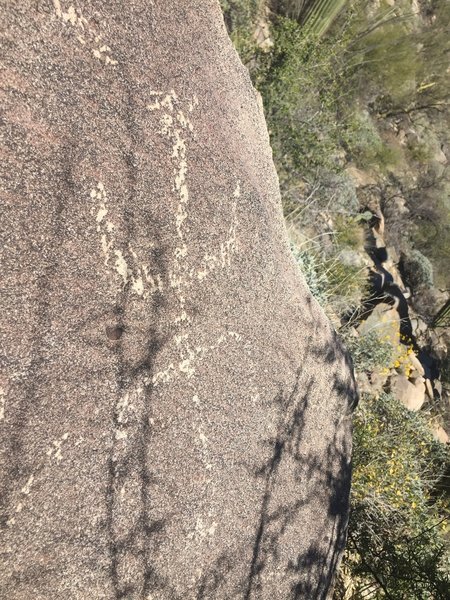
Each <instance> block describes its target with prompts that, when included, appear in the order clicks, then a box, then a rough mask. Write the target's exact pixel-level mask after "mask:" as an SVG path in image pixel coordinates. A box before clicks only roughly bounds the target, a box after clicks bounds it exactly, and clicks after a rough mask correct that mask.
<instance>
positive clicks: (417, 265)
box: [401, 250, 433, 289]
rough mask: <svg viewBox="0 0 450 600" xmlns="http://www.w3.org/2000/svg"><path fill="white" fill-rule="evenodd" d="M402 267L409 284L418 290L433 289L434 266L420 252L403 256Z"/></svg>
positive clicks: (411, 252)
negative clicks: (423, 288) (422, 288)
mask: <svg viewBox="0 0 450 600" xmlns="http://www.w3.org/2000/svg"><path fill="white" fill-rule="evenodd" d="M401 267H402V270H403V272H404V274H405V277H406V280H407V282H408V284H409V285H410V286H411V287H412V288H413V289H417V288H420V287H423V286H424V287H432V285H433V265H432V264H431V262H430V261H429V259H428V258H427V257H426V256H425V255H424V254H422V252H420V250H411V251H410V252H408V254H404V255H403V256H402V261H401Z"/></svg>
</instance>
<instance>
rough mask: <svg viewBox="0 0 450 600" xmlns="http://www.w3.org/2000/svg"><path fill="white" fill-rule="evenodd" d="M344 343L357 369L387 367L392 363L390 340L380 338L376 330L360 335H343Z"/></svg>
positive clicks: (362, 370) (370, 369)
mask: <svg viewBox="0 0 450 600" xmlns="http://www.w3.org/2000/svg"><path fill="white" fill-rule="evenodd" d="M345 344H346V346H347V349H348V350H349V352H350V354H351V355H352V359H353V364H354V365H355V369H356V370H357V371H360V372H365V371H373V370H375V369H377V368H382V369H387V368H388V367H390V366H391V365H392V356H393V347H392V342H391V341H389V340H383V339H380V336H379V335H378V333H377V332H376V331H370V332H369V333H367V334H366V335H362V336H345Z"/></svg>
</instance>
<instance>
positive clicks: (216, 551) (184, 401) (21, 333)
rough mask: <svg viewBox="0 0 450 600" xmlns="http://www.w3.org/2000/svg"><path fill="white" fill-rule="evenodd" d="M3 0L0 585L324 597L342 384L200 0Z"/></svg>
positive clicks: (346, 452) (224, 44) (256, 126)
mask: <svg viewBox="0 0 450 600" xmlns="http://www.w3.org/2000/svg"><path fill="white" fill-rule="evenodd" d="M2 4H3V8H4V9H5V10H2V14H3V17H2V18H3V19H5V18H6V24H5V23H3V25H2V30H4V31H5V32H6V33H5V43H4V46H3V47H4V50H5V51H6V53H5V57H4V60H3V65H4V70H3V74H2V89H3V99H2V105H3V107H4V111H5V124H6V125H5V127H6V154H5V155H4V160H3V164H4V166H5V171H4V174H3V182H4V186H3V189H4V192H3V194H2V205H1V206H2V214H1V222H2V238H3V239H2V246H1V249H2V258H1V260H2V262H1V264H2V293H1V298H0V303H1V304H0V306H1V311H0V319H1V323H0V327H1V361H2V371H1V379H0V386H1V393H0V402H1V404H0V409H1V410H0V431H1V433H0V446H1V465H0V466H1V471H0V483H1V486H2V506H1V522H0V527H1V530H0V534H1V539H0V589H1V593H0V595H1V597H3V598H8V600H19V599H20V600H25V599H26V600H29V599H30V598H32V599H33V600H43V599H45V600H49V599H52V600H53V599H55V600H56V599H63V598H64V600H68V599H83V600H84V599H86V598H89V599H100V598H102V599H103V598H105V599H114V598H126V599H138V598H139V599H144V598H145V599H147V600H150V599H152V600H156V599H176V598H183V599H191V598H197V599H200V598H205V599H207V598H223V599H225V598H226V599H228V598H246V599H250V598H280V599H281V598H308V599H313V598H325V597H326V594H327V590H328V588H329V586H330V581H331V580H332V576H333V572H334V570H335V567H336V564H337V562H338V560H339V557H340V555H341V552H342V548H343V545H344V538H345V528H346V520H347V508H348V494H349V485H350V451H351V450H350V446H351V438H350V418H349V405H350V404H351V402H352V401H353V400H354V397H355V396H354V387H353V379H352V376H351V370H350V368H349V365H348V362H347V359H346V355H345V353H344V352H343V350H342V349H341V348H340V347H339V345H338V343H337V341H336V339H335V335H334V332H333V330H332V328H331V326H330V325H329V323H328V321H327V320H326V318H325V317H324V315H323V313H322V312H321V310H320V309H319V308H318V306H317V304H316V303H315V302H314V301H313V299H312V298H311V296H310V294H309V292H308V290H307V288H306V285H305V283H304V282H303V280H302V279H301V277H300V275H299V273H298V272H297V269H296V266H295V263H294V262H293V260H292V258H291V256H290V252H289V246H288V242H287V236H286V232H285V229H284V224H283V218H282V212H281V208H280V199H279V192H278V184H277V178H276V175H275V172H274V167H273V164H272V158H271V151H270V147H269V140H268V135H267V131H266V127H265V122H264V118H263V113H262V108H261V106H260V103H259V102H258V100H257V97H256V94H255V92H254V90H253V89H252V87H251V84H250V81H249V78H248V75H247V73H246V72H245V70H244V68H243V67H242V66H241V64H240V62H239V60H238V57H237V55H236V54H235V52H234V50H233V49H232V46H231V44H230V42H229V40H228V37H227V35H226V32H225V28H224V25H223V22H222V17H221V13H220V10H219V5H218V3H217V2H216V1H215V0H177V1H176V2H175V1H174V0H164V1H162V0H161V1H160V0H154V1H152V0H130V2H127V3H123V2H118V1H117V0H108V1H106V0H92V1H88V0H78V1H74V2H73V3H72V4H71V3H70V1H69V0H53V1H52V0H48V1H43V2H39V3H36V2H31V0H23V1H21V2H3V3H2Z"/></svg>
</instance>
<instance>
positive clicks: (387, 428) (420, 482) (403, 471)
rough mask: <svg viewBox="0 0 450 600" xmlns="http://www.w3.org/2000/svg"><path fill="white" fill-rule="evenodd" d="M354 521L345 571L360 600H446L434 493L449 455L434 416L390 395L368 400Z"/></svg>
mask: <svg viewBox="0 0 450 600" xmlns="http://www.w3.org/2000/svg"><path fill="white" fill-rule="evenodd" d="M353 461H354V476H353V486H352V507H353V508H352V514H351V518H350V524H349V540H348V546H347V555H346V563H347V564H348V565H350V566H351V570H352V585H353V586H354V589H353V595H352V597H353V598H358V597H360V595H359V594H361V593H362V591H363V589H366V590H367V591H368V590H371V593H370V594H368V595H367V596H364V597H368V598H388V599H395V600H403V599H405V598H408V599H417V600H419V599H422V598H430V599H434V600H441V599H442V600H444V599H446V598H448V596H447V593H448V589H449V585H450V557H449V554H448V551H447V550H446V541H445V534H446V532H447V530H448V523H447V521H446V519H444V518H443V517H442V516H441V515H443V514H446V511H447V509H448V506H447V505H446V504H445V502H446V501H445V499H444V498H443V497H439V496H436V494H435V486H436V483H437V482H438V481H439V479H440V478H441V477H442V476H443V475H444V473H445V469H446V467H448V464H449V450H448V449H447V448H446V447H445V446H444V445H443V444H441V443H439V442H436V441H435V440H434V439H433V436H432V434H431V430H430V427H429V423H428V419H427V415H426V414H424V413H417V412H411V411H409V410H407V409H406V408H405V407H403V405H402V404H401V403H400V402H399V401H398V400H396V399H395V398H394V397H393V396H392V395H390V394H384V393H383V394H381V395H380V396H379V397H378V398H375V397H372V396H363V398H362V399H361V402H360V405H359V407H358V409H357V412H356V414H355V427H354V454H353Z"/></svg>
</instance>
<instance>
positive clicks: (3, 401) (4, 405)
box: [0, 387, 6, 421]
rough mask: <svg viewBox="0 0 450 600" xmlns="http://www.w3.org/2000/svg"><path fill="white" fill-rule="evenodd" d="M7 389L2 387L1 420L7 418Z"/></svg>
mask: <svg viewBox="0 0 450 600" xmlns="http://www.w3.org/2000/svg"><path fill="white" fill-rule="evenodd" d="M5 407H6V390H5V389H4V388H2V387H0V421H3V419H4V418H5Z"/></svg>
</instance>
